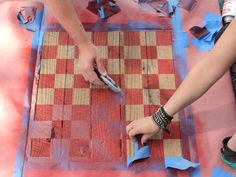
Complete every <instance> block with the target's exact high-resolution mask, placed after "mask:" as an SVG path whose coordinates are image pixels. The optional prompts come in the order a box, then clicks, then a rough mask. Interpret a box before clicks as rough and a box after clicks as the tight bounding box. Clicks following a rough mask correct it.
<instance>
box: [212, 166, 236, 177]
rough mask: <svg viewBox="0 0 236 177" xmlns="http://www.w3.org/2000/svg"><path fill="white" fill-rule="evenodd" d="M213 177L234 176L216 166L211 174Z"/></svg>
mask: <svg viewBox="0 0 236 177" xmlns="http://www.w3.org/2000/svg"><path fill="white" fill-rule="evenodd" d="M211 177H234V175H232V174H230V173H229V172H227V171H225V170H223V169H222V168H220V167H218V166H216V167H215V168H214V169H213V171H212V173H211Z"/></svg>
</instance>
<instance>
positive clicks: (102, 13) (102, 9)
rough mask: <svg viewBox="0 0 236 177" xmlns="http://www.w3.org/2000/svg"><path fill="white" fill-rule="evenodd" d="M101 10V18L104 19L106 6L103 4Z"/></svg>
mask: <svg viewBox="0 0 236 177" xmlns="http://www.w3.org/2000/svg"><path fill="white" fill-rule="evenodd" d="M98 11H99V15H100V18H101V19H104V18H105V13H104V8H103V6H101V8H100V10H98Z"/></svg>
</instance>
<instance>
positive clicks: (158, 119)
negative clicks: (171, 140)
mask: <svg viewBox="0 0 236 177" xmlns="http://www.w3.org/2000/svg"><path fill="white" fill-rule="evenodd" d="M152 119H153V121H154V122H155V123H156V125H157V126H158V127H159V128H160V129H162V130H164V131H166V132H167V133H169V134H170V131H169V130H168V129H167V128H166V127H167V126H168V125H169V124H170V123H171V120H172V119H173V117H172V116H170V115H168V114H167V113H166V111H165V110H164V108H163V106H161V107H160V108H159V109H158V111H157V112H156V113H155V114H153V115H152Z"/></svg>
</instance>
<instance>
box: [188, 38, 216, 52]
mask: <svg viewBox="0 0 236 177" xmlns="http://www.w3.org/2000/svg"><path fill="white" fill-rule="evenodd" d="M192 44H193V45H194V46H195V47H197V48H198V50H199V51H200V52H205V51H208V50H211V49H212V48H213V47H214V41H213V40H212V41H205V40H199V39H197V38H193V39H192Z"/></svg>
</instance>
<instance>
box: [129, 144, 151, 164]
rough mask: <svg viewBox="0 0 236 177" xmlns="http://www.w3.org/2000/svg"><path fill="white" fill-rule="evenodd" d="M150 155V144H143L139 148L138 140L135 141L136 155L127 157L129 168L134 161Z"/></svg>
mask: <svg viewBox="0 0 236 177" xmlns="http://www.w3.org/2000/svg"><path fill="white" fill-rule="evenodd" d="M148 157H150V150H149V146H143V147H141V148H140V149H138V141H137V140H135V141H134V157H127V168H129V167H130V166H131V165H132V163H134V162H135V161H136V160H141V159H145V158H148Z"/></svg>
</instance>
